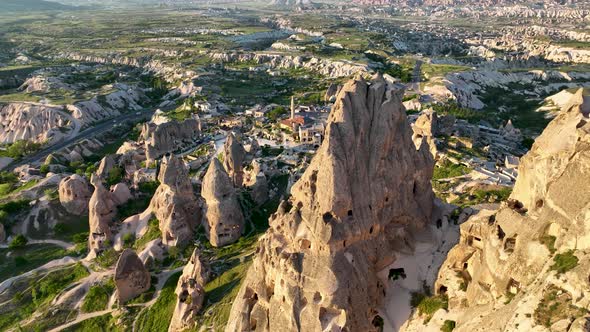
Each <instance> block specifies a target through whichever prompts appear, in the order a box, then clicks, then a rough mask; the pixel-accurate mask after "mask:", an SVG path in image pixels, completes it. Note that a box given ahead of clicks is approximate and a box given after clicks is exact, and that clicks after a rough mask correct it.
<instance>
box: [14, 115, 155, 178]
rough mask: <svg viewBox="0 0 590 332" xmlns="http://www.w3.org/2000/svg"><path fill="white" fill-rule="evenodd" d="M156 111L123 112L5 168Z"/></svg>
mask: <svg viewBox="0 0 590 332" xmlns="http://www.w3.org/2000/svg"><path fill="white" fill-rule="evenodd" d="M154 111H155V109H151V108H150V109H144V110H142V111H139V112H132V113H125V114H122V115H120V116H118V117H115V118H111V119H109V120H106V121H105V122H102V123H99V124H97V125H95V126H93V127H91V128H88V129H85V130H82V131H80V133H79V134H78V135H76V136H75V137H71V138H68V139H66V140H63V141H61V142H58V143H56V144H53V145H52V146H50V147H48V148H46V149H43V150H41V151H38V152H36V153H34V154H32V155H29V156H27V157H25V158H23V159H21V160H18V161H15V162H12V163H11V164H9V165H8V166H6V169H5V170H7V171H13V170H14V169H15V168H16V167H19V166H22V165H25V164H30V163H32V162H35V161H38V160H43V159H45V158H47V156H48V155H50V154H52V153H54V152H56V151H59V150H61V149H63V148H66V147H68V146H70V145H72V144H75V143H77V142H79V141H81V140H84V139H87V138H91V137H94V136H97V135H99V134H102V133H105V132H107V131H109V130H111V129H112V128H113V127H114V126H115V125H117V124H121V123H123V122H125V121H137V120H141V119H144V118H145V119H148V118H149V117H151V115H152V114H153V113H154ZM138 113H139V114H138Z"/></svg>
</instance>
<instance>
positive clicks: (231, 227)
mask: <svg viewBox="0 0 590 332" xmlns="http://www.w3.org/2000/svg"><path fill="white" fill-rule="evenodd" d="M201 195H202V196H203V198H204V199H205V201H206V216H205V220H204V222H203V225H204V227H205V232H206V234H207V237H208V238H209V241H210V242H211V244H212V245H213V246H216V247H220V246H224V245H226V244H230V243H233V242H235V241H237V240H238V239H239V238H240V236H241V235H242V232H243V230H244V216H243V214H242V209H241V208H240V203H239V202H238V197H237V195H236V192H235V188H234V187H233V185H232V182H231V179H230V178H229V176H228V175H227V173H226V172H225V170H224V169H223V166H222V165H221V162H219V159H217V158H213V160H211V164H210V165H209V169H208V170H207V174H205V177H204V178H203V188H202V191H201Z"/></svg>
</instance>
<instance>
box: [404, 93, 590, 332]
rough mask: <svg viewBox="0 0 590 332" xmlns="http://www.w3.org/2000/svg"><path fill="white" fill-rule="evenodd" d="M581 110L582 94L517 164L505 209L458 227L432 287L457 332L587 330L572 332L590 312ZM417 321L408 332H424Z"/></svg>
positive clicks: (587, 138) (589, 142)
mask: <svg viewBox="0 0 590 332" xmlns="http://www.w3.org/2000/svg"><path fill="white" fill-rule="evenodd" d="M584 110H586V111H587V110H590V108H589V106H588V102H587V101H586V102H584V97H583V95H582V91H581V90H580V91H579V92H578V93H577V94H576V95H574V97H573V99H572V102H571V103H570V106H569V107H568V108H567V109H566V110H564V111H563V112H561V113H560V114H559V115H558V116H557V117H556V118H555V119H554V120H553V121H551V123H550V124H549V125H548V126H547V128H546V129H545V131H544V132H543V134H542V135H541V136H539V137H538V138H537V140H536V141H535V143H534V145H533V147H532V149H531V151H529V153H527V154H526V156H525V157H523V158H522V159H521V162H520V166H519V170H518V172H519V176H518V179H517V181H516V185H515V187H514V191H513V192H512V195H511V196H510V199H509V201H508V204H503V206H502V207H501V208H500V209H499V210H498V211H485V210H484V211H482V212H480V213H479V214H477V215H475V216H473V217H472V218H471V219H469V220H468V221H467V222H466V223H464V224H462V225H461V241H460V243H459V244H458V245H457V246H456V247H455V248H453V249H452V250H451V252H450V253H449V255H448V257H447V260H446V262H445V263H444V264H443V267H442V268H441V270H440V272H439V277H438V280H437V282H436V284H437V285H436V290H437V292H439V293H446V294H447V295H448V298H449V309H450V313H449V315H450V316H452V317H456V318H457V319H455V320H456V321H457V328H456V329H455V331H532V330H534V331H548V328H547V327H549V326H553V327H552V328H551V329H552V331H553V330H556V328H557V327H558V325H560V324H561V325H563V326H562V327H561V330H563V331H572V332H573V331H583V330H584V329H582V328H579V327H578V328H577V329H576V327H575V326H581V325H583V324H581V325H580V324H577V323H576V324H573V325H572V326H571V327H569V325H570V323H571V322H572V321H574V320H575V319H582V320H583V319H588V315H587V313H586V312H587V311H586V309H587V308H589V307H590V284H589V283H588V271H589V270H590V254H589V249H590V205H589V204H588V197H590V180H589V179H590V167H588V165H590V119H589V118H588V116H587V115H584V114H583V113H584ZM556 255H560V256H556ZM567 257H569V258H567ZM574 257H575V258H574ZM566 261H567V262H569V263H568V264H566V265H569V269H564V270H562V271H561V273H560V272H557V271H554V270H555V269H556V266H554V264H556V262H561V264H564V262H566ZM553 293H555V294H558V295H559V296H557V297H556V296H555V295H554V294H553ZM552 294H553V295H552ZM561 303H563V305H562V304H561ZM544 308H554V309H551V310H545V309H544ZM583 316H585V317H586V318H581V317H583ZM441 319H444V317H442V318H441ZM564 319H565V320H566V321H565V323H564V322H561V321H562V320H564ZM421 322H422V319H416V320H415V321H413V322H410V323H409V324H408V326H409V328H407V329H406V331H420V328H421V327H420V326H422V328H424V327H423V325H422V324H421ZM568 328H569V329H568Z"/></svg>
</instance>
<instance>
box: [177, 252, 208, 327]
mask: <svg viewBox="0 0 590 332" xmlns="http://www.w3.org/2000/svg"><path fill="white" fill-rule="evenodd" d="M210 274H211V271H210V268H209V265H208V264H207V263H206V262H205V261H203V260H202V259H201V256H200V252H199V250H198V249H195V250H194V251H193V254H192V256H191V258H190V260H189V262H188V264H187V265H186V266H185V267H184V269H183V271H182V276H181V277H180V279H179V280H178V284H177V286H176V291H175V293H176V295H177V300H176V307H175V309H174V314H173V315H172V320H171V322H170V327H169V328H168V331H170V332H172V331H182V330H184V329H187V328H190V327H192V326H193V325H194V323H195V320H194V319H195V316H196V315H197V313H198V312H199V310H201V308H202V306H203V301H204V300H205V290H204V289H203V287H204V286H205V284H206V283H207V281H209V276H210Z"/></svg>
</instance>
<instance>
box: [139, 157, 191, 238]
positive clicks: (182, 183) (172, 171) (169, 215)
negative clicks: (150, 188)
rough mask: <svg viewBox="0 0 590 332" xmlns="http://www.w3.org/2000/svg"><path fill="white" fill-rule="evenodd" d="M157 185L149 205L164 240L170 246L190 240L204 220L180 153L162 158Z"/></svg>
mask: <svg viewBox="0 0 590 332" xmlns="http://www.w3.org/2000/svg"><path fill="white" fill-rule="evenodd" d="M158 180H159V181H160V186H159V187H158V189H156V192H155V194H154V196H153V197H152V201H151V202H150V208H151V210H152V212H153V213H154V215H155V216H156V218H158V220H159V221H160V231H161V232H162V243H164V244H166V245H171V246H177V245H184V244H186V243H187V242H189V241H190V240H191V239H192V238H193V236H194V232H195V230H196V228H197V226H198V225H199V223H200V222H201V209H200V207H199V202H198V201H197V197H196V196H195V194H194V191H193V187H192V184H191V181H190V178H189V175H188V169H187V167H186V166H185V165H184V162H183V161H182V159H180V158H179V157H176V156H174V155H168V156H165V157H164V158H162V165H161V167H160V172H159V174H158Z"/></svg>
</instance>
